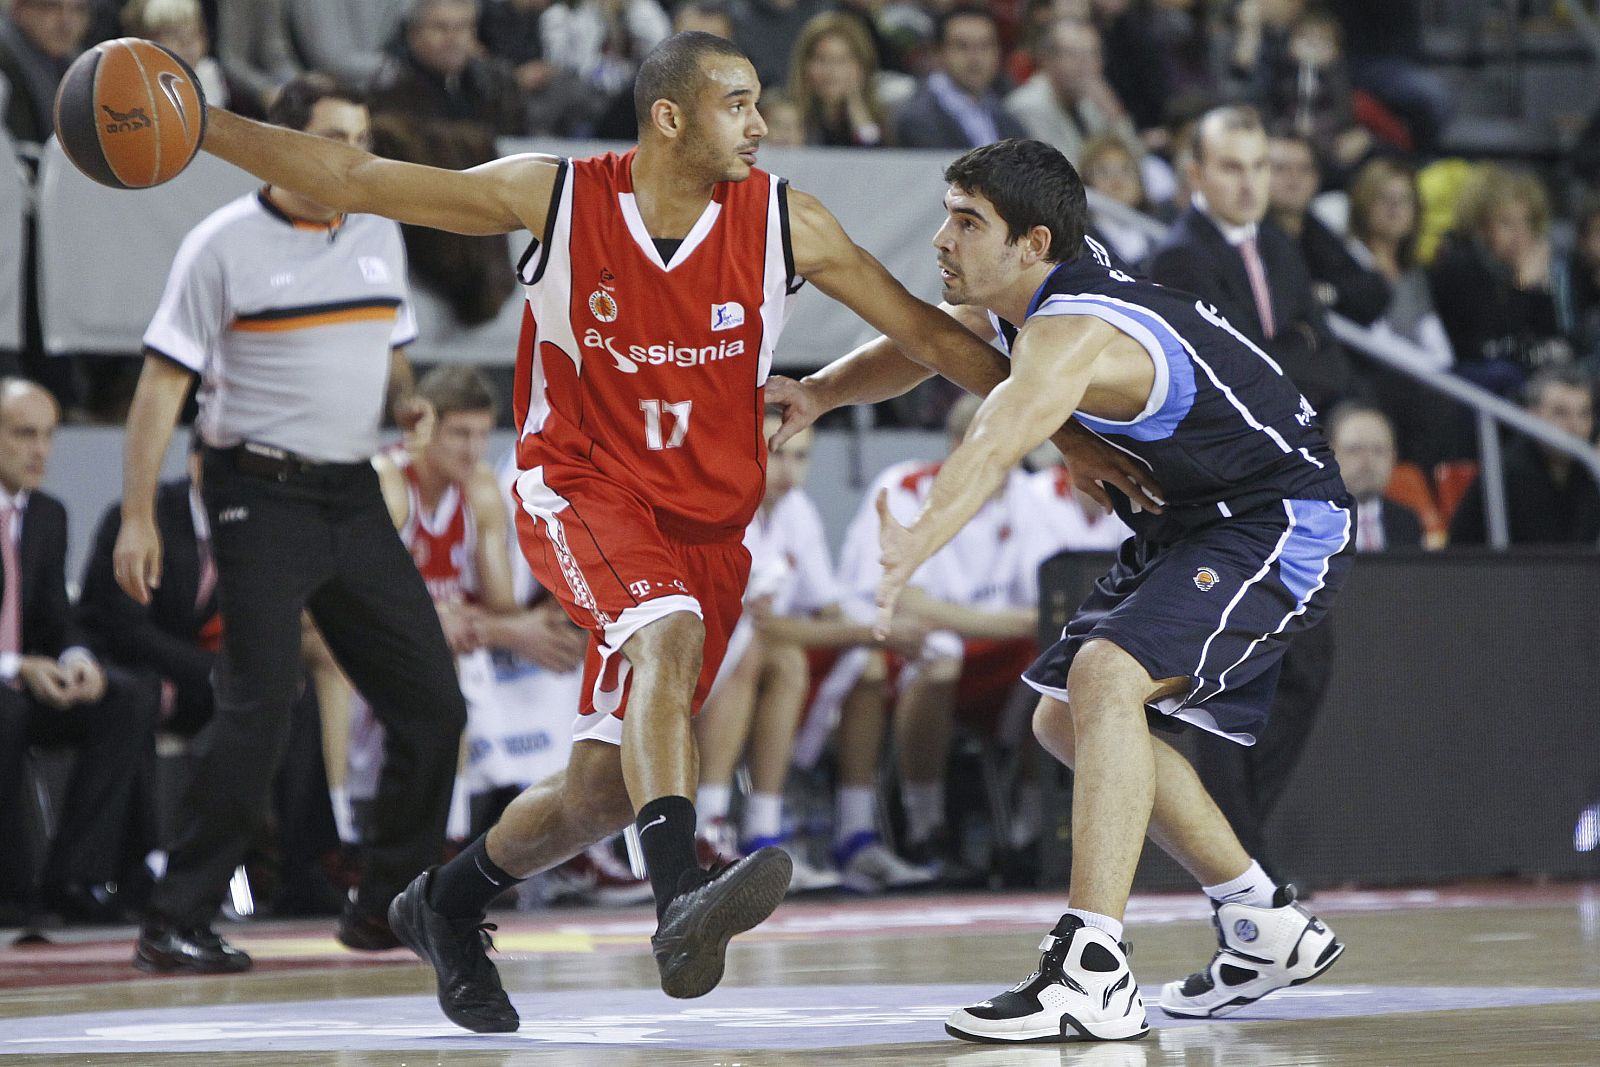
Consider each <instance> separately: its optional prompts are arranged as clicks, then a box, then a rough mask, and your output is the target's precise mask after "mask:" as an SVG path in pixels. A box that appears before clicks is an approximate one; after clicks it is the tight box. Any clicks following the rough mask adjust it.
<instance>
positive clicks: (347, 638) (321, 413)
mask: <svg viewBox="0 0 1600 1067" xmlns="http://www.w3.org/2000/svg"><path fill="white" fill-rule="evenodd" d="M269 117H270V119H271V121H272V122H274V123H276V124H278V125H281V126H287V127H291V128H293V129H299V130H304V131H306V132H308V133H312V134H316V135H318V136H321V137H327V138H330V139H332V140H337V141H345V142H347V143H350V144H353V145H358V146H360V147H365V146H366V143H367V140H368V130H369V126H368V115H367V109H366V107H365V105H364V104H362V103H360V102H359V99H358V97H357V96H356V95H355V94H353V93H351V92H349V91H348V90H346V89H343V88H341V87H338V86H336V85H335V83H334V82H333V81H332V80H330V79H328V78H326V77H324V76H321V75H316V74H311V75H306V76H304V77H301V78H299V79H296V80H295V81H293V82H291V83H289V85H287V86H286V87H285V88H284V90H283V92H282V94H281V95H280V96H279V97H278V99H277V101H276V102H275V103H274V104H273V107H272V112H271V115H270V116H269ZM405 283H406V265H405V257H404V253H403V251H402V247H401V241H400V228H399V227H398V226H396V225H395V224H394V223H393V222H390V221H388V220H386V219H381V218H378V217H376V216H372V215H352V216H348V217H346V216H341V215H338V214H337V213H335V212H333V211H330V210H328V209H326V208H324V207H323V206H321V205H320V204H317V203H314V202H312V201H309V200H307V199H305V198H304V197H300V196H296V195H294V194H292V193H288V192H285V191H284V190H281V189H275V188H272V187H270V186H268V187H266V188H263V189H261V190H260V191H259V192H256V193H252V194H250V195H249V196H246V197H243V198H241V199H239V200H235V201H233V202H232V203H230V204H228V205H226V206H225V207H223V208H221V209H220V210H218V211H217V212H215V213H214V214H212V215H211V216H210V217H209V218H207V219H206V220H205V221H204V222H202V223H200V225H198V226H197V227H195V228H194V229H193V230H192V231H191V232H190V233H189V235H188V236H187V237H186V238H185V239H184V242H183V245H182V247H181V248H180V249H179V251H178V255H177V258H176V259H175V260H174V262H173V265H172V271H171V275H170V276H169V278H168V280H167V287H166V292H165V293H164V295H163V296H162V300H161V305H160V307H159V308H158V309H157V311H156V314H155V319H154V321H152V322H151V324H150V327H149V330H148V331H147V332H146V334H145V364H144V371H143V374H142V375H141V376H140V379H139V387H138V391H137V393H136V395H135V397H134V401H133V407H132V410H131V411H130V412H129V415H128V439H127V444H126V452H125V456H124V464H123V501H122V530H121V533H120V534H119V536H118V537H117V544H116V549H115V555H114V561H115V564H114V565H115V568H116V576H117V581H118V583H119V584H120V585H121V586H122V587H123V589H125V590H127V592H128V594H129V595H130V596H132V597H133V598H134V599H135V600H137V601H139V602H140V603H145V602H147V600H148V598H149V595H150V589H151V587H153V586H155V585H157V584H159V582H160V579H161V544H160V538H159V535H158V534H157V532H156V526H155V521H154V517H153V505H154V498H155V490H156V480H157V477H158V474H159V468H160V465H161V458H162V456H163V455H164V454H165V452H166V448H167V443H168V441H169V439H170V437H171V434H172V429H173V425H174V423H175V422H176V421H177V417H178V413H179V411H180V409H181V408H182V406H183V402H184V398H185V396H186V395H187V392H188V389H189V386H190V384H191V382H192V380H193V377H194V375H197V374H198V375H199V376H200V417H199V420H198V422H197V430H198V432H199V433H200V435H201V437H202V439H203V441H204V443H205V449H204V473H205V477H204V488H203V494H204V498H205V503H206V512H207V515H208V517H209V519H210V527H211V531H210V532H211V541H212V551H213V554H214V556H215V558H216V565H217V575H218V588H219V590H220V597H221V614H222V623H223V644H222V654H221V657H220V658H219V660H218V662H217V666H216V669H215V672H214V674H213V678H212V683H213V685H214V686H215V689H216V714H215V717H214V718H213V719H212V721H211V722H210V723H209V724H208V725H207V726H206V728H205V729H204V731H203V732H202V733H201V734H200V736H199V738H198V739H197V742H196V746H195V747H196V754H197V759H196V766H195V770H194V775H193V778H192V780H191V781H190V783H189V786H188V789H187V791H186V793H185V795H184V798H183V803H182V806H181V810H180V814H179V821H178V831H177V838H176V840H175V841H174V842H172V843H171V846H170V851H169V854H168V859H167V869H166V873H165V875H164V877H163V878H162V880H161V881H160V882H159V883H158V884H157V886H156V890H155V894H154V896H153V897H152V901H151V907H150V911H149V913H148V914H147V915H146V916H145V921H144V923H143V926H142V928H141V930H140V934H139V941H138V947H137V949H136V950H135V953H134V961H133V962H134V965H135V966H136V967H138V968H140V969H141V970H147V971H178V970H181V971H191V972H195V973H201V974H207V973H216V972H224V971H241V970H245V969H246V968H248V967H249V966H250V957H249V956H248V955H246V954H245V953H244V952H241V951H240V950H238V949H236V948H234V947H233V946H231V945H229V944H228V943H227V942H226V941H224V940H223V939H222V938H220V937H218V936H217V934H216V933H215V932H214V931H213V930H212V928H211V923H212V920H213V918H214V917H215V915H216V911H217V908H218V906H219V905H220V904H221V901H222V898H223V894H224V892H225V890H226V887H227V883H228V879H229V877H230V875H231V873H232V871H233V869H234V868H235V867H236V866H237V865H238V864H239V862H240V861H241V860H242V859H243V858H244V854H245V851H246V849H247V848H248V846H249V844H250V842H251V840H252V839H253V838H254V836H255V831H256V830H257V828H258V827H259V826H260V824H261V822H262V819H263V813H264V811H265V810H266V801H267V798H268V792H269V789H270V786H271V782H272V777H273V773H274V771H275V769H276V768H277V766H278V764H279V762H280V760H281V758H282V756H283V752H284V746H285V742H286V740H287V737H288V729H289V709H290V706H291V705H292V704H293V702H294V700H295V696H296V692H297V689H298V687H299V684H300V661H299V657H300V617H301V612H302V610H305V609H309V610H310V612H311V615H312V617H313V618H314V619H315V620H316V622H317V626H318V627H319V628H320V629H321V631H322V634H323V636H324V637H325V638H326V639H327V642H328V646H329V648H330V649H332V651H333V654H334V656H335V658H336V659H337V660H338V661H339V664H340V666H342V667H343V668H344V669H345V672H346V673H347V674H348V675H349V676H350V678H351V680H352V681H353V682H354V683H355V685H356V688H357V689H359V690H360V691H361V693H362V695H363V696H364V697H366V699H367V702H368V703H369V704H370V705H371V706H372V708H373V710H374V712H375V713H376V714H377V717H378V719H379V720H380V721H381V722H382V723H383V725H384V727H385V737H386V740H385V752H384V767H383V774H382V777H381V779H380V781H379V785H378V795H377V799H376V803H375V804H374V805H373V808H374V818H373V825H372V826H371V828H370V830H369V833H368V835H367V840H366V874H365V878H364V880H363V883H362V885H361V888H360V890H359V892H358V894H357V895H356V896H355V897H353V898H352V899H351V900H350V901H349V902H348V903H347V905H346V907H345V910H344V913H343V914H342V915H341V916H340V919H339V929H338V937H339V940H340V941H341V942H343V943H344V944H345V945H347V946H350V947H352V948H360V949H383V948H391V947H394V946H395V945H397V944H398V942H397V941H396V940H395V939H394V936H393V934H392V933H391V932H390V931H389V927H388V923H387V920H386V918H385V914H386V911H387V909H388V906H389V901H390V900H391V899H392V898H393V897H394V895H395V894H396V893H397V892H398V891H399V890H400V889H402V888H403V887H404V886H405V885H406V883H407V882H408V881H410V880H411V879H412V878H413V877H415V876H416V875H417V874H418V873H419V872H421V871H422V870H423V868H424V867H426V866H427V865H429V864H430V863H436V862H438V859H439V853H440V848H441V844H442V842H443V838H444V829H445V816H446V813H447V811H448V808H449V804H450V789H451V782H452V779H453V778H454V775H455V768H456V754H457V751H458V748H459V744H460V736H461V730H462V728H463V726H464V725H465V723H466V717H467V712H466V706H465V703H464V702H463V700H462V696H461V691H460V687H459V685H458V683H457V680H456V673H455V666H454V662H453V660H452V659H451V655H450V651H449V649H448V648H447V647H446V645H445V640H444V635H443V633H442V631H441V630H440V627H439V619H438V616H437V614H436V613H435V612H434V608H433V603H432V601H431V600H430V599H429V597H428V592H427V590H426V589H425V588H424V586H423V583H422V578H421V576H420V575H419V574H418V572H417V568H416V565H415V564H414V563H412V561H411V556H410V555H409V554H408V553H407V552H406V550H405V548H404V547H403V546H402V545H401V543H400V539H399V537H398V535H397V534H396V533H395V529H394V525H393V523H391V522H390V520H389V512H388V510H387V509H386V508H385V506H384V502H383V496H382V494H381V493H380V491H379V488H378V479H377V474H376V473H375V472H374V470H373V468H372V466H371V464H370V463H369V462H368V461H369V459H370V458H371V456H372V454H373V452H374V451H375V450H376V448H377V443H378V440H377V438H378V427H379V423H380V421H381V419H382V415H383V408H384V402H385V393H386V389H385V385H386V383H387V393H388V398H389V400H390V401H391V403H392V406H393V408H394V410H395V411H396V414H397V417H401V421H402V422H405V423H411V422H415V421H417V420H418V418H419V417H420V415H421V414H422V412H423V411H424V410H425V406H424V405H422V404H420V403H417V402H415V401H413V400H412V398H411V397H410V392H411V371H410V367H409V365H408V364H407V363H406V361H405V358H404V356H403V354H402V352H401V346H402V345H405V344H407V343H409V342H410V341H412V340H414V339H415V336H416V326H415V323H414V321H413V319H412V316H411V312H410V309H409V307H408V305H407V302H406V285H405Z"/></svg>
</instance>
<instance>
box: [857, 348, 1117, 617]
mask: <svg viewBox="0 0 1600 1067" xmlns="http://www.w3.org/2000/svg"><path fill="white" fill-rule="evenodd" d="M1118 336H1119V334H1118V332H1117V329H1116V328H1115V327H1113V326H1110V325H1107V324H1106V323H1103V322H1101V321H1100V320H1098V319H1091V318H1085V317H1082V316H1070V317H1069V316H1059V317H1051V318H1045V319H1039V320H1037V321H1031V322H1029V324H1028V326H1027V327H1026V328H1025V329H1024V330H1023V331H1022V332H1021V333H1019V334H1018V335H1017V340H1016V344H1015V345H1014V346H1013V347H1012V352H1011V376H1010V377H1009V378H1007V379H1006V380H1005V381H1004V382H1003V383H1001V384H1000V385H999V386H997V387H995V389H994V391H993V392H991V393H990V394H989V397H988V399H987V400H985V401H984V402H983V404H982V406H980V407H979V408H978V413H977V415H976V416H974V417H973V420H972V426H971V428H970V429H968V431H967V436H966V439H965V440H963V441H962V442H961V444H960V445H959V446H958V447H957V448H956V450H955V451H954V452H952V453H951V454H950V458H948V459H947V460H945V462H944V464H943V465H942V466H941V467H940V468H939V475H938V477H936V478H935V479H934V480H933V488H932V490H931V491H930V492H929V494H928V503H927V506H926V507H925V508H924V509H923V511H922V515H921V517H919V518H918V519H917V521H916V522H915V523H913V524H912V525H911V527H910V528H907V527H905V526H902V525H900V523H899V522H898V521H896V519H895V517H894V516H893V515H892V514H890V513H889V508H888V500H887V494H880V495H879V498H878V502H877V504H878V514H879V519H880V526H879V546H880V548H881V550H882V562H883V576H882V578H880V579H879V582H878V592H877V597H876V600H877V605H878V622H877V629H878V632H879V633H880V635H881V634H883V633H887V632H888V629H889V626H890V622H891V620H892V618H893V615H894V608H895V604H896V602H897V601H898V600H899V597H900V592H901V590H903V589H904V588H905V586H906V584H907V583H908V582H909V581H910V579H911V576H912V575H913V574H914V573H916V570H917V568H918V567H920V566H922V564H923V563H924V562H925V561H926V560H927V559H928V557H929V556H932V555H933V554H934V553H935V552H937V551H938V550H939V549H940V548H942V547H943V546H944V545H945V544H946V543H947V542H948V541H949V540H950V539H951V538H952V537H954V536H955V535H956V533H957V531H959V530H960V529H961V527H963V526H965V525H966V524H967V521H968V520H969V519H971V518H972V516H974V515H976V514H977V513H978V509H979V508H981V507H983V504H984V502H985V501H987V500H988V499H989V498H990V497H992V496H993V495H994V494H995V493H996V492H997V491H999V489H1000V487H1001V485H1003V484H1004V483H1005V479H1006V475H1007V474H1008V473H1009V472H1010V471H1011V469H1012V468H1013V467H1015V466H1016V465H1017V464H1018V463H1020V462H1022V457H1023V456H1026V455H1027V454H1028V453H1029V452H1030V451H1032V450H1033V449H1034V448H1036V447H1038V446H1039V445H1040V444H1041V443H1042V442H1043V441H1045V440H1046V439H1047V438H1049V437H1050V435H1051V434H1053V433H1055V432H1056V431H1057V430H1058V429H1059V428H1060V427H1061V424H1062V422H1064V421H1065V420H1066V419H1067V417H1068V416H1070V415H1071V414H1072V412H1073V411H1075V410H1076V409H1077V407H1078V404H1079V403H1081V402H1082V400H1083V394H1084V392H1085V391H1086V390H1087V389H1088V387H1089V382H1090V379H1091V378H1092V376H1093V373H1094V366H1095V361H1096V360H1097V359H1098V358H1099V355H1100V353H1101V352H1102V351H1103V350H1104V349H1105V348H1106V346H1107V345H1109V344H1111V343H1112V342H1113V341H1114V340H1115V339H1116V338H1117V337H1118Z"/></svg>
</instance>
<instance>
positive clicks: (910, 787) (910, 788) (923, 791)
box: [900, 782, 944, 841]
mask: <svg viewBox="0 0 1600 1067" xmlns="http://www.w3.org/2000/svg"><path fill="white" fill-rule="evenodd" d="M900 798H901V799H902V800H904V801H905V805H906V838H907V839H908V840H911V841H926V840H927V839H928V838H930V837H932V836H933V834H934V831H936V830H938V829H939V827H941V826H943V825H944V783H943V782H905V783H903V784H902V785H901V786H900Z"/></svg>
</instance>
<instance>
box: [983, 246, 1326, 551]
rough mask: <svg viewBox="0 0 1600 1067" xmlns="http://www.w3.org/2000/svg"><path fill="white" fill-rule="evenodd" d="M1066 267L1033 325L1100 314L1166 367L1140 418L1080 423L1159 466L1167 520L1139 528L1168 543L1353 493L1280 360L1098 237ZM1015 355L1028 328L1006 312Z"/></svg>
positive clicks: (1127, 514) (1045, 289)
mask: <svg viewBox="0 0 1600 1067" xmlns="http://www.w3.org/2000/svg"><path fill="white" fill-rule="evenodd" d="M1085 246H1086V251H1085V253H1084V254H1083V255H1081V256H1079V257H1078V258H1076V259H1073V260H1069V261H1067V262H1065V263H1062V264H1060V265H1058V266H1057V267H1056V268H1055V269H1054V270H1053V271H1052V272H1051V273H1050V276H1049V277H1048V278H1046V279H1045V281H1044V284H1043V285H1041V286H1040V287H1039V291H1038V292H1036V293H1034V295H1033V300H1032V301H1031V302H1030V303H1029V305H1028V318H1030V319H1031V318H1035V317H1038V316H1043V315H1088V316H1091V317H1093V318H1097V319H1100V320H1102V321H1104V322H1108V323H1110V324H1111V325H1113V326H1115V327H1116V328H1117V329H1119V330H1121V331H1122V332H1123V333H1125V334H1127V335H1128V336H1130V337H1132V338H1133V339H1134V340H1136V341H1138V342H1139V343H1140V344H1141V345H1143V346H1144V348H1145V351H1147V352H1149V354H1150V358H1151V360H1152V361H1153V362H1154V363H1155V372H1156V374H1155V384H1154V386H1153V387H1152V388H1151V390H1150V399H1149V403H1147V404H1146V405H1145V409H1144V411H1142V412H1141V413H1140V414H1139V416H1138V417H1137V418H1135V419H1133V420H1132V421H1131V422H1114V421H1111V420H1108V419H1099V418H1095V417H1094V416H1092V415H1087V414H1084V413H1083V412H1081V411H1079V412H1074V413H1073V418H1075V419H1077V420H1078V422H1079V423H1080V424H1081V425H1083V426H1084V427H1086V428H1088V429H1089V430H1091V431H1092V432H1094V433H1095V434H1096V435H1098V436H1099V437H1100V438H1102V439H1103V440H1105V441H1106V442H1108V443H1109V444H1111V445H1112V446H1113V447H1115V448H1118V449H1120V450H1122V451H1123V452H1126V453H1129V454H1130V455H1132V456H1134V457H1136V458H1137V459H1138V460H1140V461H1141V462H1142V463H1143V464H1144V465H1145V466H1146V467H1148V468H1149V469H1150V472H1151V474H1152V475H1153V477H1154V478H1155V480H1156V482H1157V483H1159V484H1160V486H1161V488H1162V490H1163V493H1164V500H1165V502H1166V505H1167V507H1166V511H1165V513H1164V514H1163V515H1160V516H1156V515H1149V514H1146V513H1139V514H1134V513H1133V512H1132V509H1131V507H1130V506H1129V505H1128V502H1127V501H1126V500H1125V499H1122V498H1121V495H1120V494H1118V493H1116V492H1115V491H1113V492H1112V496H1113V498H1114V499H1115V500H1116V502H1117V510H1118V513H1119V514H1120V515H1121V516H1122V518H1123V520H1124V521H1126V522H1127V523H1128V524H1129V525H1130V526H1131V527H1132V528H1133V529H1134V531H1135V532H1137V533H1140V534H1142V535H1144V536H1146V537H1151V538H1156V539H1165V538H1167V537H1169V536H1177V535H1179V534H1180V533H1181V532H1183V531H1185V530H1190V529H1194V528H1195V527H1197V526H1201V525H1205V524H1207V523H1209V522H1212V521H1215V520H1217V519H1219V518H1225V517H1227V516H1230V515H1238V514H1243V513H1244V512H1246V511H1249V510H1251V509H1252V508H1256V507H1260V506H1261V505H1263V504H1267V503H1271V502H1274V501H1281V500H1334V499H1336V498H1338V497H1340V496H1341V495H1342V494H1343V493H1344V491H1345V489H1344V483H1343V481H1342V480H1341V479H1340V477H1339V467H1338V464H1337V463H1335V462H1334V458H1333V453H1332V451H1331V450H1330V449H1329V448H1328V441H1327V437H1326V436H1325V435H1324V434H1323V432H1322V428H1321V426H1320V425H1319V424H1318V423H1317V419H1316V412H1315V411H1313V410H1312V408H1311V405H1310V404H1309V403H1307V402H1306V400H1305V398H1304V397H1302V396H1301V395H1300V390H1299V389H1298V388H1296V387H1295V384H1294V383H1293V382H1292V381H1290V380H1289V377H1288V376H1287V375H1286V374H1284V372H1283V368H1282V367H1280V366H1278V364H1277V363H1276V362H1274V361H1273V359H1272V357H1271V356H1269V355H1267V353H1265V352H1263V351H1262V350H1261V349H1260V348H1258V347H1257V346H1256V345H1254V344H1252V343H1251V342H1250V341H1249V340H1248V339H1247V338H1245V336H1244V335H1243V334H1241V333H1239V331H1238V330H1236V329H1234V328H1233V326H1231V325H1230V324H1229V323H1228V321H1227V320H1226V319H1224V318H1223V317H1222V316H1221V315H1220V314H1218V313H1217V311H1216V309H1215V308H1213V307H1211V306H1210V305H1208V304H1206V303H1205V301H1203V300H1200V299H1198V298H1197V297H1195V296H1193V295H1192V294H1190V293H1186V292H1184V291H1182V290H1181V289H1169V288H1167V287H1165V286H1161V285H1157V284H1155V283H1154V282H1150V281H1145V280H1143V279H1135V278H1133V277H1130V276H1129V275H1127V274H1124V273H1122V272H1121V271H1119V270H1116V269H1114V268H1112V267H1111V266H1110V265H1109V263H1110V261H1109V259H1108V258H1107V257H1106V252H1105V249H1104V248H1103V247H1101V246H1100V245H1099V244H1098V243H1097V242H1095V241H1093V240H1092V239H1090V240H1086V242H1085ZM991 318H992V319H993V320H994V324H995V327H996V328H997V329H998V330H999V333H1000V337H1001V338H1002V340H1003V341H1004V342H1005V344H1006V346H1007V348H1008V350H1009V347H1010V345H1011V343H1012V341H1013V340H1014V339H1015V338H1016V335H1017V329H1018V327H1017V326H1015V325H1013V324H1011V323H1009V322H1006V321H1005V320H1003V319H1000V318H998V317H995V316H994V315H993V314H992V313H991Z"/></svg>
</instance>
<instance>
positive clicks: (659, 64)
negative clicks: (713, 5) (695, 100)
mask: <svg viewBox="0 0 1600 1067" xmlns="http://www.w3.org/2000/svg"><path fill="white" fill-rule="evenodd" d="M707 56H732V57H734V58H737V59H745V60H748V59H749V58H750V57H749V56H747V55H745V54H744V52H743V51H741V50H740V49H739V46H738V45H736V44H734V43H733V42H732V41H729V40H727V39H725V38H722V37H718V36H717V35H716V34H714V33H705V32H704V31H702V30H685V31H684V32H682V33H675V34H673V35H672V36H671V37H668V38H667V39H666V40H665V41H662V42H661V43H660V44H658V45H656V46H655V47H654V48H652V49H650V54H649V55H647V56H645V57H644V62H643V63H640V64H639V74H638V76H637V77H636V78H635V79H634V81H633V113H634V117H635V118H637V119H638V120H639V128H640V129H641V130H643V129H644V127H646V126H648V125H649V124H650V109H651V108H652V107H654V106H655V102H656V101H657V100H671V101H672V102H673V103H674V104H677V105H679V106H680V107H681V106H685V105H687V104H688V103H689V101H690V99H691V98H692V97H693V96H694V94H695V93H696V92H697V91H698V90H699V88H700V81H701V79H702V78H703V77H704V75H703V74H702V73H701V71H700V61H701V60H702V59H704V58H705V57H707Z"/></svg>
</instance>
